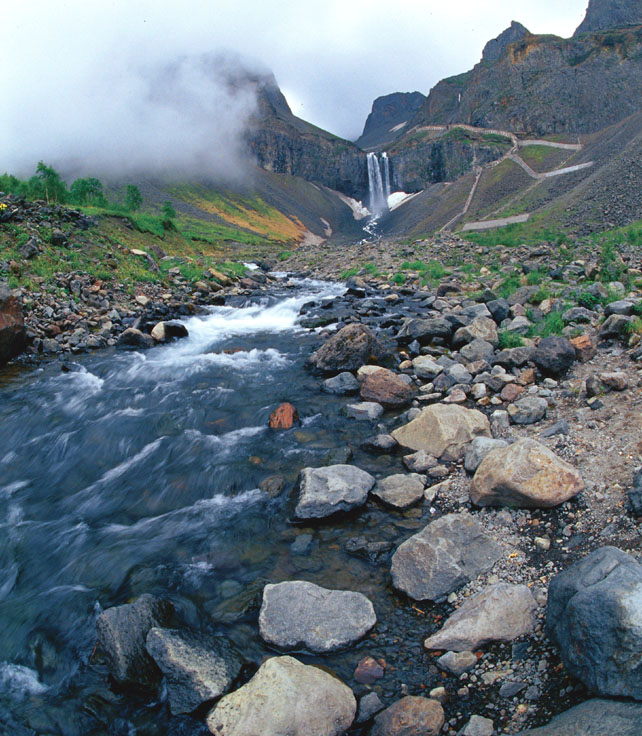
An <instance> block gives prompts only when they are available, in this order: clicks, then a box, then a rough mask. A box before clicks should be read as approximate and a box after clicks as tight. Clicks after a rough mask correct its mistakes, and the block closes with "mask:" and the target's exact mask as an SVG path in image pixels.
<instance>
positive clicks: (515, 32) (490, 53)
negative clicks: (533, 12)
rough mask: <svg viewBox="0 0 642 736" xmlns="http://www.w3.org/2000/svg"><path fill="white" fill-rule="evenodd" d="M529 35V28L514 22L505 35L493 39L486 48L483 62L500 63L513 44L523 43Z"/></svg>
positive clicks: (501, 34) (483, 53)
mask: <svg viewBox="0 0 642 736" xmlns="http://www.w3.org/2000/svg"><path fill="white" fill-rule="evenodd" d="M528 35H530V31H529V30H528V28H525V27H524V26H523V25H522V24H521V23H517V21H513V22H512V23H511V24H510V26H509V27H508V28H507V29H506V30H505V31H504V32H503V33H500V34H499V36H497V38H493V39H492V40H491V41H489V42H488V43H487V44H486V45H485V46H484V50H483V52H482V61H499V59H501V57H502V56H503V54H504V51H506V48H507V47H508V46H509V45H510V44H511V43H515V42H516V41H521V40H522V38H524V36H528Z"/></svg>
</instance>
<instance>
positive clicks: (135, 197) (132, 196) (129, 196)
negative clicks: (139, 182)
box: [125, 184, 143, 212]
mask: <svg viewBox="0 0 642 736" xmlns="http://www.w3.org/2000/svg"><path fill="white" fill-rule="evenodd" d="M142 203H143V196H142V194H141V193H140V189H139V188H138V187H137V186H136V185H135V184H128V185H127V190H126V192H125V207H127V209H128V210H131V211H132V212H136V210H137V209H140V206H141V204H142Z"/></svg>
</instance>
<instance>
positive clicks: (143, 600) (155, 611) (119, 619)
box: [96, 594, 173, 688]
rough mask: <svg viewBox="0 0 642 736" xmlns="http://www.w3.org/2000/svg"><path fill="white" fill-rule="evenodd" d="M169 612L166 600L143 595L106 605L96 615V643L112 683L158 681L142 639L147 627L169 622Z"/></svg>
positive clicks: (150, 684) (149, 684)
mask: <svg viewBox="0 0 642 736" xmlns="http://www.w3.org/2000/svg"><path fill="white" fill-rule="evenodd" d="M172 612H173V606H172V604H171V603H170V602H169V601H164V600H161V599H159V598H155V597H154V596H152V595H149V594H145V595H142V596H140V598H138V599H137V600H136V601H134V603H126V604H125V605H122V606H114V607H113V608H107V609H106V610H105V611H103V612H102V613H101V614H100V615H99V616H98V618H97V619H96V634H97V637H98V646H99V647H100V650H101V651H102V652H103V653H104V655H105V659H106V661H107V667H108V669H109V674H110V675H111V676H112V677H113V678H114V680H116V682H118V683H119V684H120V685H138V686H140V687H143V688H149V687H154V686H155V685H156V684H157V683H158V682H159V680H160V671H159V669H158V667H157V666H156V664H155V663H154V661H153V660H152V658H151V657H150V656H149V654H148V653H147V650H146V649H145V640H146V639H147V634H148V633H149V631H150V629H152V628H154V627H155V626H163V625H166V624H167V623H168V622H169V620H170V618H171V615H172Z"/></svg>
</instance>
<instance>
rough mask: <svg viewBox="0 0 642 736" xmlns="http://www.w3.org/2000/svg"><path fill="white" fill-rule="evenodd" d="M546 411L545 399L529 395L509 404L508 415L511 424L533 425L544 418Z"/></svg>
mask: <svg viewBox="0 0 642 736" xmlns="http://www.w3.org/2000/svg"><path fill="white" fill-rule="evenodd" d="M547 409H548V403H547V402H546V399H542V398H540V397H539V396H531V395H529V396H524V398H522V399H519V400H518V401H516V402H515V403H514V404H510V406H509V407H508V415H509V416H510V418H511V420H512V422H513V424H535V423H536V422H540V421H541V420H542V419H543V418H544V417H545V416H546V411H547Z"/></svg>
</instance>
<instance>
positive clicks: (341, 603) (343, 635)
mask: <svg viewBox="0 0 642 736" xmlns="http://www.w3.org/2000/svg"><path fill="white" fill-rule="evenodd" d="M376 623H377V617H376V615H375V612H374V608H373V606H372V603H371V602H370V601H369V600H368V599H367V598H366V597H365V595H362V594H361V593H353V592H351V591H348V590H327V589H326V588H321V587H319V586H318V585H314V584H313V583H308V582H305V581H303V580H293V581H289V582H285V583H278V584H277V585H266V586H265V588H264V589H263V603H262V604H261V611H260V613H259V630H260V632H261V637H262V638H263V639H264V640H265V641H266V642H267V643H268V644H272V645H274V646H276V647H279V648H281V649H289V650H292V649H299V648H301V647H305V648H306V649H309V650H311V651H313V652H333V651H336V650H338V649H344V648H345V647H347V646H350V645H351V644H354V643H355V642H356V641H359V639H361V638H362V637H364V636H365V635H366V634H367V633H368V631H370V629H372V627H373V626H374V625H375V624H376Z"/></svg>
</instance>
